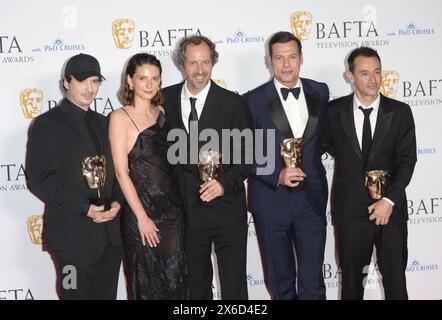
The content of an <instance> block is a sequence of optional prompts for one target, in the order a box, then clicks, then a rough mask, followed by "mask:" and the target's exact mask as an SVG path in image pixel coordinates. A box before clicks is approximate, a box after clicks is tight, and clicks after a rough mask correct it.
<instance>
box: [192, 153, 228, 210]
mask: <svg viewBox="0 0 442 320" xmlns="http://www.w3.org/2000/svg"><path fill="white" fill-rule="evenodd" d="M222 158H223V154H222V153H219V152H216V151H212V150H209V151H201V152H200V154H199V162H198V169H199V173H200V178H201V181H202V182H203V184H202V185H201V187H200V190H199V193H200V198H201V200H202V201H204V202H209V201H212V200H213V199H215V198H217V197H220V196H222V195H224V187H223V186H222V184H221V183H220V182H219V181H218V180H217V179H218V178H219V175H220V173H221V168H222V166H223V163H222Z"/></svg>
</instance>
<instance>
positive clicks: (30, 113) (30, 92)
mask: <svg viewBox="0 0 442 320" xmlns="http://www.w3.org/2000/svg"><path fill="white" fill-rule="evenodd" d="M42 102H43V91H42V90H40V89H36V88H26V89H23V90H22V91H21V92H20V106H21V111H22V112H23V115H24V116H25V118H26V119H33V118H35V117H37V116H38V115H39V114H40V112H41V108H42Z"/></svg>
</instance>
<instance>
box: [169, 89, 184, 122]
mask: <svg viewBox="0 0 442 320" xmlns="http://www.w3.org/2000/svg"><path fill="white" fill-rule="evenodd" d="M183 85H184V81H183V82H182V83H181V84H180V85H179V86H177V87H176V90H177V91H176V92H175V93H173V94H172V97H173V100H174V101H173V102H172V104H171V105H172V106H173V107H174V110H173V113H174V115H175V119H174V122H175V123H174V124H173V127H176V128H181V129H183V130H184V131H185V130H186V127H185V126H184V123H183V114H182V108H181V91H182V89H183Z"/></svg>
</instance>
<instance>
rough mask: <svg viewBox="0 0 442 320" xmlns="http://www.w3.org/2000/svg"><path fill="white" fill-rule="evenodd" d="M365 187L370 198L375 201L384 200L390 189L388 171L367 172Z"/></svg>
mask: <svg viewBox="0 0 442 320" xmlns="http://www.w3.org/2000/svg"><path fill="white" fill-rule="evenodd" d="M365 187H366V188H367V192H368V195H369V196H370V198H372V199H373V200H380V199H382V197H383V196H385V194H386V193H387V191H388V188H389V187H390V175H389V173H388V170H370V171H365Z"/></svg>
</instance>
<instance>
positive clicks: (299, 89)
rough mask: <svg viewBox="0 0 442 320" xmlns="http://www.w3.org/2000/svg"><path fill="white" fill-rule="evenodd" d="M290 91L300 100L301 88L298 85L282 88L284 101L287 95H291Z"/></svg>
mask: <svg viewBox="0 0 442 320" xmlns="http://www.w3.org/2000/svg"><path fill="white" fill-rule="evenodd" d="M289 92H291V93H292V94H293V96H294V97H295V99H296V100H298V98H299V93H300V92H301V88H300V87H296V88H291V89H289V88H281V94H282V97H283V98H284V101H285V100H287V97H288V96H289Z"/></svg>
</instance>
